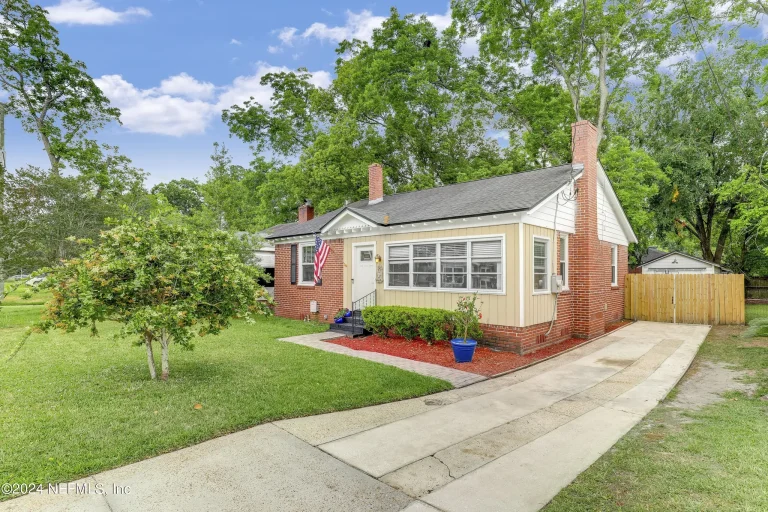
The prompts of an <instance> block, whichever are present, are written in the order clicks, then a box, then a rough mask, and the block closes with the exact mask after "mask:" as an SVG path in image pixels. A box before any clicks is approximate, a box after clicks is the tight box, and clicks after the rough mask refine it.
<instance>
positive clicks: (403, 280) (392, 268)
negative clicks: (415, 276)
mask: <svg viewBox="0 0 768 512" xmlns="http://www.w3.org/2000/svg"><path fill="white" fill-rule="evenodd" d="M388 257H389V261H388V262H387V263H388V264H389V271H388V274H389V281H388V282H387V284H388V285H389V286H398V287H406V288H407V287H409V286H410V285H411V275H410V269H411V246H410V245H390V246H389V254H388Z"/></svg>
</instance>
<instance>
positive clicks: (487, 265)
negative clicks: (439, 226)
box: [387, 239, 504, 291]
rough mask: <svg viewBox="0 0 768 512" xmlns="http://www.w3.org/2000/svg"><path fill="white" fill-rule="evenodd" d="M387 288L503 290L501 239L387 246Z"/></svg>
mask: <svg viewBox="0 0 768 512" xmlns="http://www.w3.org/2000/svg"><path fill="white" fill-rule="evenodd" d="M387 258H388V260H387V273H388V275H387V286H388V287H391V288H408V289H424V288H431V289H438V290H446V291H454V290H481V291H482V290H491V291H501V290H503V289H504V286H503V284H504V275H503V266H504V263H503V247H502V239H482V240H472V239H464V240H455V239H453V240H446V241H429V242H412V243H403V244H400V243H397V244H393V245H389V246H388V247H387Z"/></svg>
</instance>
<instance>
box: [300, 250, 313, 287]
mask: <svg viewBox="0 0 768 512" xmlns="http://www.w3.org/2000/svg"><path fill="white" fill-rule="evenodd" d="M299 247H300V249H301V273H300V274H299V275H300V276H301V279H300V280H299V284H315V244H303V245H301V246H299Z"/></svg>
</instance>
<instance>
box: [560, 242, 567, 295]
mask: <svg viewBox="0 0 768 512" xmlns="http://www.w3.org/2000/svg"><path fill="white" fill-rule="evenodd" d="M560 276H561V277H562V278H563V288H568V235H560Z"/></svg>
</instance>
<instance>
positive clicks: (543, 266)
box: [533, 238, 549, 293]
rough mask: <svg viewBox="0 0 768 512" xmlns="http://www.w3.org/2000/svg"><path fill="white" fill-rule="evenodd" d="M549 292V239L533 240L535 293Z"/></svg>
mask: <svg viewBox="0 0 768 512" xmlns="http://www.w3.org/2000/svg"><path fill="white" fill-rule="evenodd" d="M548 291H549V239H548V238H534V239H533V292H534V293H545V292H548Z"/></svg>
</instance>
